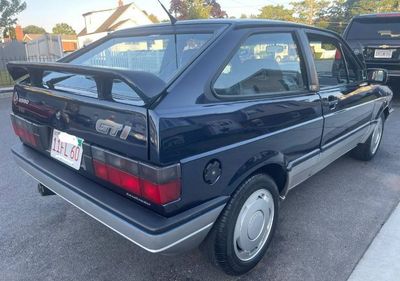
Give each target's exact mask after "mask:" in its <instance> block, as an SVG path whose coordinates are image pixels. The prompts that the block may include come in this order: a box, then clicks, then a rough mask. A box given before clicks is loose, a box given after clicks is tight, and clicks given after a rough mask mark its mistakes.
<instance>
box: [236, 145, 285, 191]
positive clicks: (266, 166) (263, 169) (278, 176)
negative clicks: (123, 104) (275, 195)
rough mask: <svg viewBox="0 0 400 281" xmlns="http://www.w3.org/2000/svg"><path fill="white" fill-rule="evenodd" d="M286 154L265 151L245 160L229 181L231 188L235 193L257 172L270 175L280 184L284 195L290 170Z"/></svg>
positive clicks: (280, 189)
mask: <svg viewBox="0 0 400 281" xmlns="http://www.w3.org/2000/svg"><path fill="white" fill-rule="evenodd" d="M286 163H287V162H286V160H285V156H284V155H283V154H282V153H279V152H274V151H264V152H261V153H259V154H257V155H254V156H253V157H251V158H250V159H249V160H248V161H246V162H245V164H243V165H242V166H241V167H240V168H239V169H238V170H237V171H236V173H235V175H234V176H233V177H232V179H231V181H230V182H229V190H230V192H231V193H233V192H234V191H235V190H236V189H237V188H238V187H239V186H240V185H241V184H242V183H243V182H244V181H245V180H246V179H248V178H249V177H251V176H253V175H255V174H260V173H261V174H266V175H268V176H270V177H271V178H272V179H273V180H274V182H275V183H276V185H277V186H278V192H279V194H280V195H281V196H282V197H284V195H285V194H286V186H287V182H288V170H287V168H286V167H287V164H286Z"/></svg>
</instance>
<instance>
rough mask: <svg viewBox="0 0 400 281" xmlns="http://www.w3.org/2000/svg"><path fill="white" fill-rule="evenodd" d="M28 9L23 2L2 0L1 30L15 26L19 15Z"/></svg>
mask: <svg viewBox="0 0 400 281" xmlns="http://www.w3.org/2000/svg"><path fill="white" fill-rule="evenodd" d="M25 9H26V3H25V2H21V0H0V29H1V30H3V29H4V28H6V27H10V26H13V25H14V24H15V23H16V22H17V15H18V14H19V13H21V12H22V11H23V10H25Z"/></svg>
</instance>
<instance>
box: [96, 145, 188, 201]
mask: <svg viewBox="0 0 400 281" xmlns="http://www.w3.org/2000/svg"><path fill="white" fill-rule="evenodd" d="M92 156H93V168H94V173H95V175H96V177H98V178H100V179H102V180H105V181H107V182H109V183H111V184H113V185H116V186H118V187H120V188H123V189H124V190H126V191H127V192H129V193H131V194H134V195H136V196H138V197H141V198H143V199H146V200H147V201H149V202H152V203H155V204H158V205H165V204H167V203H170V202H173V201H176V200H178V199H179V198H180V196H181V183H180V166H179V164H177V165H173V166H169V167H162V168H161V167H153V166H149V165H145V164H143V163H139V162H136V161H133V160H130V159H128V158H125V157H123V156H120V155H117V154H115V153H112V152H109V151H106V150H104V149H101V148H98V147H92Z"/></svg>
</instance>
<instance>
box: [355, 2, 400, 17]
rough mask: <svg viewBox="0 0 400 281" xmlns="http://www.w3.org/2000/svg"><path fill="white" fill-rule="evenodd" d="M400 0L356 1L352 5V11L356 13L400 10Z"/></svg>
mask: <svg viewBox="0 0 400 281" xmlns="http://www.w3.org/2000/svg"><path fill="white" fill-rule="evenodd" d="M399 9H400V1H399V0H380V1H376V0H360V1H355V3H354V4H353V6H352V7H351V13H352V14H354V15H356V14H371V13H387V12H394V11H399Z"/></svg>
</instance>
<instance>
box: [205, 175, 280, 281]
mask: <svg viewBox="0 0 400 281" xmlns="http://www.w3.org/2000/svg"><path fill="white" fill-rule="evenodd" d="M278 205H279V194H278V188H277V186H276V184H275V182H274V181H273V180H272V179H271V178H270V177H269V176H267V175H264V174H258V175H254V176H252V177H251V178H249V179H248V180H247V181H246V182H244V183H243V184H242V185H241V186H240V187H239V188H238V190H237V191H236V192H235V193H234V195H233V196H232V198H231V200H230V201H229V202H228V204H227V206H226V207H225V209H224V211H223V213H222V214H221V216H220V217H219V218H218V220H217V222H216V223H215V225H214V227H213V229H212V230H211V232H210V234H209V236H208V238H207V240H206V242H205V243H206V247H205V249H206V250H207V252H208V253H207V254H208V255H209V257H210V258H211V260H212V262H213V263H214V264H216V265H218V266H219V267H221V268H222V269H223V270H224V271H225V272H226V273H227V274H230V275H241V274H244V273H246V272H248V271H249V270H251V269H252V268H253V267H255V266H256V265H257V263H258V262H259V261H260V260H261V259H262V258H263V256H264V254H265V252H266V250H267V248H268V245H269V243H270V241H271V239H272V236H273V234H274V231H275V227H276V224H277V218H278Z"/></svg>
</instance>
